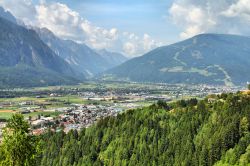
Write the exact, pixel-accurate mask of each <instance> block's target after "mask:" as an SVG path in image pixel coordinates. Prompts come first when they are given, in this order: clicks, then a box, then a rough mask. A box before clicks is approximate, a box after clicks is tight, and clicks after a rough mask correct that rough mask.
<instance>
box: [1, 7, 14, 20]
mask: <svg viewBox="0 0 250 166" xmlns="http://www.w3.org/2000/svg"><path fill="white" fill-rule="evenodd" d="M0 17H2V18H4V19H6V20H8V21H11V22H12V23H17V21H16V18H15V17H14V16H13V15H12V14H11V13H10V12H8V11H5V9H4V8H3V7H1V6H0Z"/></svg>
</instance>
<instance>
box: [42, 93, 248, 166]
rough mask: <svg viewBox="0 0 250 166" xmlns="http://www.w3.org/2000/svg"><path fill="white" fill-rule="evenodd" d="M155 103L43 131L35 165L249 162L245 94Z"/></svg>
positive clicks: (177, 165)
mask: <svg viewBox="0 0 250 166" xmlns="http://www.w3.org/2000/svg"><path fill="white" fill-rule="evenodd" d="M213 99H214V102H213V103H209V102H208V99H205V100H201V101H198V103H197V100H195V99H191V100H188V101H184V100H181V101H178V102H176V103H171V104H166V103H164V102H158V103H157V104H154V105H152V106H150V107H148V108H141V109H136V110H128V111H126V112H125V113H120V114H118V115H117V116H116V117H107V118H104V119H101V120H100V121H98V122H97V124H96V125H94V126H91V127H89V128H86V129H85V128H83V129H82V130H81V132H79V133H78V132H77V131H76V130H75V131H73V130H71V131H70V132H69V133H68V134H64V133H63V132H56V133H52V132H50V133H48V134H46V135H45V136H44V137H43V144H42V145H43V147H42V148H41V149H43V152H42V153H43V154H42V159H41V165H51V163H53V164H54V165H69V166H70V165H128V166H145V165H157V166H158V165H159V166H194V165H195V166H196V165H197V166H198V165H199V166H212V165H214V164H218V166H219V165H225V166H229V165H230V166H231V165H242V166H243V165H244V166H247V165H249V163H250V158H249V154H250V130H249V129H250V125H249V124H250V123H249V120H250V116H249V114H250V109H249V108H250V98H249V96H243V95H240V94H237V95H233V94H223V95H218V96H215V97H213Z"/></svg>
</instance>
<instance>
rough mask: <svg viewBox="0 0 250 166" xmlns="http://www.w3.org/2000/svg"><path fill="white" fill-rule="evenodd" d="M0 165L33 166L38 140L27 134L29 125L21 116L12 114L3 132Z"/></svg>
mask: <svg viewBox="0 0 250 166" xmlns="http://www.w3.org/2000/svg"><path fill="white" fill-rule="evenodd" d="M3 136H4V137H3V143H2V144H1V146H0V154H1V157H0V165H4V166H5V165H9V166H24V165H35V164H36V157H37V155H38V154H39V153H38V151H39V149H38V143H37V142H38V139H37V138H35V137H34V136H31V135H30V134H29V125H28V123H27V122H26V121H24V117H23V116H22V115H21V114H14V115H13V116H12V118H11V119H10V120H9V122H8V124H7V127H6V128H5V129H4V132H3Z"/></svg>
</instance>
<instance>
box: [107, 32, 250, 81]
mask: <svg viewBox="0 0 250 166" xmlns="http://www.w3.org/2000/svg"><path fill="white" fill-rule="evenodd" d="M107 74H111V76H112V77H113V78H122V79H127V80H132V81H138V82H165V83H194V84H200V83H202V84H203V83H206V84H226V85H232V84H243V83H246V82H247V81H250V38H249V37H243V36H236V35H221V34H202V35H198V36H195V37H193V38H190V39H188V40H185V41H182V42H179V43H176V44H172V45H169V46H164V47H160V48H157V49H155V50H153V51H151V52H149V53H147V54H145V55H143V56H141V57H137V58H134V59H131V60H129V61H127V62H125V63H123V64H122V65H120V66H118V67H116V68H114V69H112V70H110V71H108V72H107ZM109 78H110V75H109Z"/></svg>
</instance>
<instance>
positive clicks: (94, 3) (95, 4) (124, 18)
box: [37, 0, 180, 43]
mask: <svg viewBox="0 0 250 166" xmlns="http://www.w3.org/2000/svg"><path fill="white" fill-rule="evenodd" d="M53 1H54V2H60V3H63V4H67V5H68V6H69V7H70V8H71V9H73V10H75V11H77V12H78V13H80V14H81V16H82V17H84V18H86V19H87V20H89V21H91V22H92V23H93V24H95V25H97V26H101V27H104V28H113V27H115V28H117V29H119V30H121V31H128V32H133V33H136V34H138V35H143V34H144V33H148V34H149V35H150V36H152V37H153V38H155V39H156V40H159V41H162V42H163V43H171V42H174V41H177V40H179V36H178V34H179V33H180V31H179V30H178V29H179V28H178V27H176V25H174V24H173V22H172V21H171V20H170V19H171V18H169V13H168V9H169V8H170V7H171V5H172V3H173V1H172V0H125V1H122V0H120V1H118V0H82V1H80V0H53ZM38 2H39V1H37V3H38Z"/></svg>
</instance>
